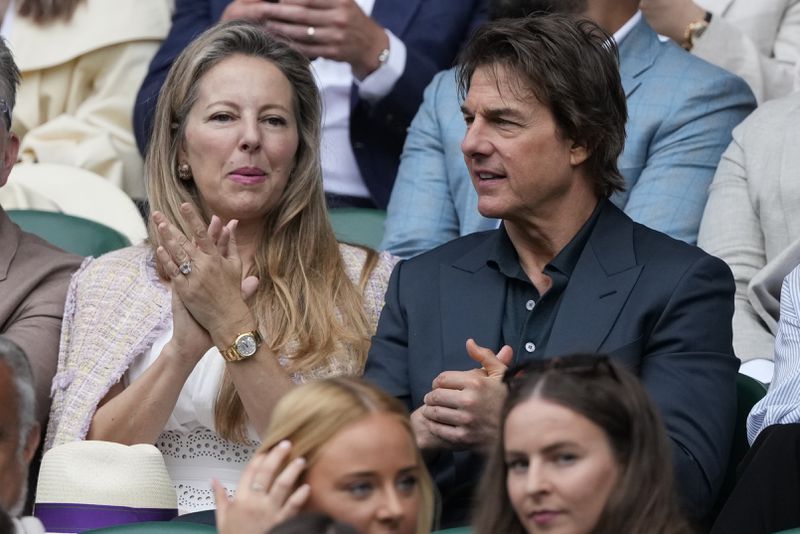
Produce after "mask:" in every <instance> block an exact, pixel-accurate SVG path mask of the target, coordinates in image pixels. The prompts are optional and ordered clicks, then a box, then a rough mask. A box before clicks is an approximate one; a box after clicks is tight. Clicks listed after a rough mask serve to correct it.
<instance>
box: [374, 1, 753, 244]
mask: <svg viewBox="0 0 800 534" xmlns="http://www.w3.org/2000/svg"><path fill="white" fill-rule="evenodd" d="M638 5H639V1H638V0H493V1H492V3H491V8H490V9H491V11H490V16H491V17H492V18H494V19H498V18H506V17H519V16H524V15H525V14H527V13H532V12H534V11H547V12H572V13H576V14H581V15H585V16H588V17H590V18H592V19H594V20H595V22H597V23H598V24H599V25H600V26H602V27H603V28H604V29H605V30H606V31H608V32H609V33H613V35H614V38H615V40H616V41H617V43H618V45H619V53H620V71H621V77H622V84H623V87H624V89H625V95H626V97H627V104H628V116H629V119H628V124H627V127H626V132H627V141H626V146H625V150H624V151H623V153H622V155H621V156H620V159H619V169H620V171H621V172H622V175H623V177H624V178H625V185H626V190H625V191H623V192H618V193H616V194H615V195H614V196H613V197H612V198H611V200H612V201H613V202H614V203H615V204H616V205H617V206H618V207H620V208H622V209H623V210H624V211H625V213H626V214H627V215H629V216H630V217H631V218H632V219H634V220H635V221H637V222H639V223H642V224H644V225H646V226H649V227H651V228H653V229H655V230H659V231H661V232H664V233H666V234H668V235H670V236H672V237H674V238H676V239H681V240H683V241H686V242H688V243H691V244H695V243H696V241H697V230H698V227H699V226H700V218H701V216H702V214H703V208H704V206H705V203H706V198H707V197H708V186H709V184H710V183H711V180H712V178H713V176H714V171H715V169H716V167H717V164H718V163H719V160H720V156H721V155H722V152H723V151H724V150H725V148H726V147H727V146H728V144H729V143H730V141H731V131H732V130H733V128H734V127H735V126H736V125H737V124H739V122H741V121H742V120H743V119H744V118H745V117H746V116H747V115H748V114H749V113H750V112H751V111H752V110H753V109H754V108H755V106H756V102H755V98H754V97H753V94H752V92H751V91H750V89H749V87H748V86H747V84H746V83H745V82H744V81H743V80H742V79H741V78H739V77H737V76H734V75H733V74H730V73H729V72H727V71H725V70H722V69H720V68H718V67H715V66H713V65H711V64H710V63H707V62H705V61H703V60H701V59H698V58H696V57H694V56H692V55H690V54H688V53H686V52H685V51H683V50H681V49H680V48H679V47H677V46H676V45H675V44H673V43H671V42H663V41H661V40H660V39H659V38H658V35H657V34H656V33H655V32H654V31H653V30H652V29H651V28H650V26H648V25H647V22H646V21H645V20H644V19H643V18H642V16H641V13H640V12H639V11H638ZM460 103H461V98H460V97H459V95H458V94H457V87H456V80H455V71H454V70H453V69H451V70H448V71H444V72H441V73H439V74H438V75H437V76H436V77H435V78H434V79H433V81H432V82H431V84H430V85H429V86H428V88H427V89H426V91H425V96H424V102H423V104H422V107H421V108H420V110H419V112H418V113H417V115H416V117H415V118H414V120H413V122H412V124H411V127H410V130H409V132H408V136H407V138H406V143H405V147H404V149H403V155H402V159H401V163H400V169H399V172H398V175H397V180H396V182H395V185H394V190H393V191H392V196H391V200H390V202H389V207H388V217H387V220H386V232H385V237H384V241H383V244H382V248H384V249H386V250H389V251H390V252H392V253H394V254H396V255H398V256H401V257H411V256H415V255H417V254H419V253H421V252H424V251H426V250H430V249H432V248H434V247H436V246H438V245H440V244H442V243H445V242H447V241H450V240H452V239H455V238H456V237H459V236H463V235H466V234H470V233H473V232H477V231H481V230H488V229H494V228H497V224H498V222H497V221H496V220H494V219H487V218H484V217H482V216H481V215H480V213H478V209H477V199H478V197H477V194H476V192H475V189H474V188H473V187H472V184H471V182H470V178H469V174H468V172H467V168H466V166H465V164H464V158H463V154H462V153H461V149H460V144H461V141H462V140H463V138H464V133H465V131H466V126H465V124H464V120H463V118H462V114H461V110H460Z"/></svg>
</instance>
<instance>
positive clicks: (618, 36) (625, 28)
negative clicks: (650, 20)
mask: <svg viewBox="0 0 800 534" xmlns="http://www.w3.org/2000/svg"><path fill="white" fill-rule="evenodd" d="M640 20H642V12H641V11H637V12H636V14H634V15H633V16H632V17H631V18H630V19H628V22H626V23H625V24H623V25H622V27H621V28H620V29H618V30H617V31H615V32H614V41H615V42H616V43H617V46H619V45H621V44H622V41H624V40H625V38H626V37H627V36H628V34H629V33H631V31H632V30H633V27H634V26H636V25H637V24H638V23H639V21H640Z"/></svg>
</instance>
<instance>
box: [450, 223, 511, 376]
mask: <svg viewBox="0 0 800 534" xmlns="http://www.w3.org/2000/svg"><path fill="white" fill-rule="evenodd" d="M496 234H497V232H493V233H492V234H491V237H489V238H487V239H486V240H485V241H484V242H483V243H482V244H481V245H480V246H478V247H476V248H475V249H473V250H472V251H470V252H468V253H467V254H465V255H464V256H462V257H461V258H459V259H458V260H457V261H456V262H454V263H453V264H452V265H444V264H443V265H441V266H440V268H439V270H440V272H439V276H440V280H441V294H440V295H439V298H440V299H441V303H440V306H441V307H440V309H442V310H448V312H447V313H443V314H442V348H441V349H442V354H443V357H444V362H443V364H444V365H443V367H442V368H443V369H451V370H467V369H472V368H474V367H477V364H476V363H475V362H473V361H472V360H471V359H469V357H468V356H467V352H466V348H465V346H464V345H465V343H466V342H467V339H469V338H473V339H474V340H475V341H476V342H477V343H478V344H479V345H481V346H484V347H487V348H490V349H492V350H493V351H495V352H496V351H498V350H500V348H501V342H502V322H503V311H504V310H503V308H504V306H505V300H506V280H505V277H504V276H503V275H502V274H500V273H498V272H496V271H494V270H493V269H491V268H489V267H487V266H486V260H487V257H488V254H489V252H490V251H491V250H492V247H493V244H494V243H495V239H494V237H495V236H496Z"/></svg>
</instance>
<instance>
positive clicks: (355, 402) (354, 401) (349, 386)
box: [258, 377, 435, 534]
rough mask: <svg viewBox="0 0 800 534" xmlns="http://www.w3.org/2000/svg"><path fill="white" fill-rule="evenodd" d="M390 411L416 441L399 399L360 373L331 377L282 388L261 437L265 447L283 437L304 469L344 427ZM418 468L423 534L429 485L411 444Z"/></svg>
mask: <svg viewBox="0 0 800 534" xmlns="http://www.w3.org/2000/svg"><path fill="white" fill-rule="evenodd" d="M376 413H381V414H389V415H391V416H393V417H395V418H396V420H397V421H398V422H399V423H400V424H402V425H403V428H404V429H405V430H406V432H408V436H409V439H410V440H411V443H412V444H416V441H415V439H414V431H413V429H412V428H411V420H410V419H409V417H408V412H407V411H406V409H405V406H403V404H402V403H401V402H400V401H399V400H397V399H395V398H394V397H391V396H389V395H388V394H386V393H384V392H383V391H381V390H379V389H378V388H376V387H374V386H372V385H370V384H368V383H366V382H365V381H363V380H361V379H359V378H351V377H335V378H328V379H325V380H320V381H317V382H311V383H308V384H304V385H302V386H300V387H297V388H294V389H293V390H292V391H290V392H289V393H287V394H286V395H285V396H284V397H283V398H281V400H280V401H279V402H278V404H277V405H276V406H275V411H274V412H273V413H272V418H271V419H270V423H269V427H268V428H267V431H266V434H265V436H264V441H263V442H262V444H261V448H260V449H259V450H258V452H265V451H268V450H270V449H271V448H272V447H274V446H275V445H277V444H278V443H280V442H281V441H283V440H289V441H290V442H291V443H292V450H291V454H290V458H288V459H287V460H286V463H285V464H284V466H285V465H286V464H288V462H290V461H291V460H293V459H295V458H300V457H302V458H304V459H305V460H306V470H308V469H311V468H312V467H313V465H314V463H315V462H316V461H317V460H318V458H319V453H320V450H321V449H322V447H323V446H324V445H325V444H326V443H328V442H329V441H330V440H331V439H332V438H333V436H335V435H336V434H338V433H339V432H341V431H342V430H343V429H344V428H345V427H347V426H349V425H351V424H353V423H356V422H358V421H360V420H362V419H364V418H365V417H368V416H370V415H373V414H376ZM414 451H415V455H416V459H417V464H418V465H419V466H420V469H419V479H418V484H419V490H420V501H421V503H420V508H419V513H418V515H417V534H428V533H430V531H431V526H432V524H433V518H434V503H435V498H434V489H433V488H434V486H433V481H432V480H431V476H430V474H429V473H428V470H427V468H426V467H425V462H424V460H423V459H422V454H421V453H420V451H419V449H418V448H417V447H416V445H414Z"/></svg>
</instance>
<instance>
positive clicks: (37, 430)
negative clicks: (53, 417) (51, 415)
mask: <svg viewBox="0 0 800 534" xmlns="http://www.w3.org/2000/svg"><path fill="white" fill-rule="evenodd" d="M41 437H42V427H41V426H39V423H38V422H35V423H33V424H32V425H31V428H30V430H28V435H27V436H26V437H25V450H24V451H23V453H24V456H25V464H26V465H27V464H30V463H31V460H33V455H34V454H36V449H37V448H38V447H39V441H40V440H41Z"/></svg>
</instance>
